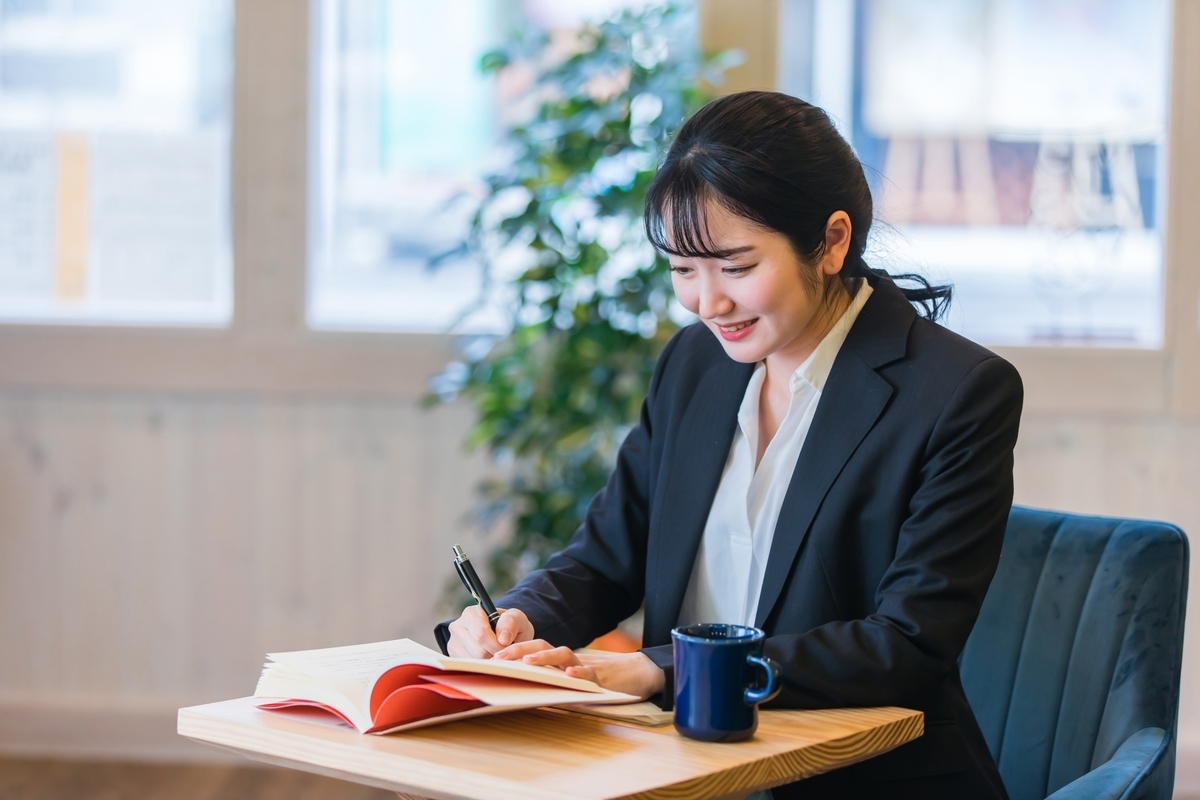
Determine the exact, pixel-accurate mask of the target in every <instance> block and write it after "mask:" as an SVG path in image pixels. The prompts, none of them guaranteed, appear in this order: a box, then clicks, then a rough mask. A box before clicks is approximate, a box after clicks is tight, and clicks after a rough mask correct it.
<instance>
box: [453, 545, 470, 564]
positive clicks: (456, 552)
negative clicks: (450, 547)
mask: <svg viewBox="0 0 1200 800" xmlns="http://www.w3.org/2000/svg"><path fill="white" fill-rule="evenodd" d="M454 557H455V558H457V559H458V560H459V561H465V560H466V558H467V554H466V553H464V552H463V549H462V547H460V546H459V545H454Z"/></svg>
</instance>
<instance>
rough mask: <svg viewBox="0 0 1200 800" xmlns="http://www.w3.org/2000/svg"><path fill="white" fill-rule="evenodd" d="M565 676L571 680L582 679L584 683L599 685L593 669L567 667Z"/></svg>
mask: <svg viewBox="0 0 1200 800" xmlns="http://www.w3.org/2000/svg"><path fill="white" fill-rule="evenodd" d="M567 675H568V676H569V677H571V678H583V679H584V680H585V681H591V682H592V683H597V684H598V683H600V678H599V676H597V674H596V668H595V667H586V666H584V667H567Z"/></svg>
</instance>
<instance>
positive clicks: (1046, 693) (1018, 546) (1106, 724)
mask: <svg viewBox="0 0 1200 800" xmlns="http://www.w3.org/2000/svg"><path fill="white" fill-rule="evenodd" d="M1187 569H1188V545H1187V538H1186V537H1185V536H1184V534H1183V532H1182V531H1181V530H1179V529H1178V528H1176V527H1174V526H1172V525H1167V524H1165V523H1160V522H1141V521H1135V520H1120V519H1104V518H1100V517H1082V516H1075V515H1071V514H1060V513H1054V512H1049V511H1036V510H1033V509H1027V508H1019V507H1017V508H1013V510H1012V513H1011V515H1010V516H1009V520H1008V531H1007V533H1006V534H1005V540H1004V550H1003V554H1002V555H1001V557H1000V565H999V568H998V570H997V572H996V577H995V580H994V581H993V582H992V586H991V589H990V590H989V591H988V595H987V598H986V599H985V601H984V603H983V608H982V610H981V611H980V615H979V621H978V622H977V623H976V625H975V629H974V631H973V632H972V633H971V637H970V639H969V640H968V641H967V646H966V648H965V649H964V650H963V654H962V657H961V662H960V663H961V669H962V680H963V686H964V688H965V689H966V692H967V697H968V699H969V700H970V702H971V706H972V708H973V709H974V710H975V714H976V716H977V717H978V719H979V725H980V727H981V728H982V729H983V734H984V737H985V738H986V739H987V743H988V747H989V748H990V749H991V751H992V755H994V756H995V758H996V763H997V764H998V765H999V767H1000V774H1001V775H1002V776H1003V778H1004V783H1005V785H1006V786H1007V788H1008V792H1009V794H1010V796H1011V797H1012V800H1042V798H1045V797H1046V796H1047V795H1050V794H1051V793H1054V792H1058V794H1057V795H1056V797H1055V800H1060V799H1061V800H1066V798H1076V797H1078V798H1084V797H1086V798H1101V797H1112V798H1122V797H1123V798H1130V800H1132V799H1133V798H1137V797H1146V798H1161V800H1169V799H1170V796H1171V788H1172V784H1173V782H1174V774H1175V722H1176V713H1177V711H1178V707H1179V671H1180V658H1181V655H1182V646H1183V614H1184V603H1185V600H1186V594H1187ZM1073 782H1074V783H1073ZM1063 787H1065V788H1063ZM1060 789H1061V791H1059V790H1060Z"/></svg>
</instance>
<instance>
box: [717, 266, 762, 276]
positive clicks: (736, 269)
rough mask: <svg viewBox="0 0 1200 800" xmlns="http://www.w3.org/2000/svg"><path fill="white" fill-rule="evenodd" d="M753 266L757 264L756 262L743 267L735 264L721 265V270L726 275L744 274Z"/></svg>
mask: <svg viewBox="0 0 1200 800" xmlns="http://www.w3.org/2000/svg"><path fill="white" fill-rule="evenodd" d="M755 266H757V265H756V264H748V265H746V266H744V267H743V266H736V265H734V266H728V267H723V268H722V269H721V272H723V273H725V274H726V275H731V276H737V275H745V274H746V273H747V272H749V271H750V270H752V269H754V267H755Z"/></svg>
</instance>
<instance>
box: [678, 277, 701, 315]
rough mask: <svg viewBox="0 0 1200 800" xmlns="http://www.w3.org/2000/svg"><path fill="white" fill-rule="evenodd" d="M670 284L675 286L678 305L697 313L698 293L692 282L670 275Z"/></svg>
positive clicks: (698, 304)
mask: <svg viewBox="0 0 1200 800" xmlns="http://www.w3.org/2000/svg"><path fill="white" fill-rule="evenodd" d="M671 285H672V286H673V287H674V288H675V299H676V300H678V301H679V305H681V306H683V307H684V308H686V309H687V310H688V311H690V312H692V313H693V314H698V313H699V308H700V295H699V292H698V291H697V290H696V287H695V285H694V282H693V281H685V280H683V279H681V278H676V277H672V278H671Z"/></svg>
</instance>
